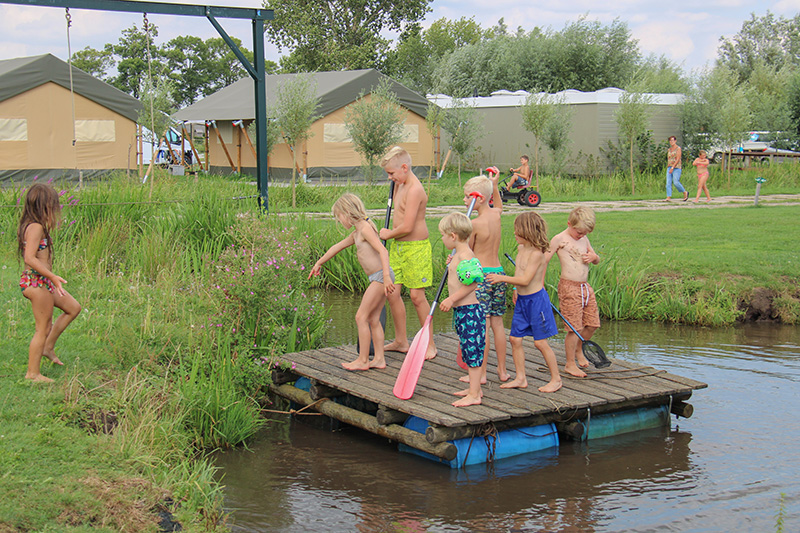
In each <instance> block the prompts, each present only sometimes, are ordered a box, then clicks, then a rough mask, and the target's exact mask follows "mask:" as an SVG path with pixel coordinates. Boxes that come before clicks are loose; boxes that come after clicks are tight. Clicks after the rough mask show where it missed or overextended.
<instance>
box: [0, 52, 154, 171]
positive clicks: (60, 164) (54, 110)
mask: <svg viewBox="0 0 800 533" xmlns="http://www.w3.org/2000/svg"><path fill="white" fill-rule="evenodd" d="M72 85H73V88H74V98H73V92H70V79H69V65H68V64H67V63H65V62H64V61H62V60H60V59H58V58H57V57H55V56H53V55H50V54H45V55H40V56H33V57H21V58H17V59H7V60H2V61H0V182H3V181H9V180H13V181H16V182H20V181H25V180H30V179H32V178H33V177H34V176H39V178H40V179H41V178H46V177H47V178H50V177H52V178H66V179H75V178H77V177H78V176H79V175H80V174H82V175H83V176H84V177H91V176H95V175H98V174H103V173H106V172H108V171H110V170H115V169H127V168H131V169H133V168H135V166H136V154H137V144H136V118H137V116H138V113H139V110H140V109H141V108H142V104H141V103H140V102H139V101H138V100H136V99H135V98H133V97H131V96H130V95H128V94H126V93H124V92H122V91H120V90H118V89H116V88H114V87H112V86H111V85H108V84H107V83H105V82H103V81H100V80H98V79H97V78H94V77H92V76H90V75H89V74H86V73H85V72H83V71H81V70H78V69H77V68H74V67H73V69H72ZM73 102H74V106H75V115H74V116H75V122H74V129H73V115H72V113H73V111H72V108H73ZM73 139H74V140H75V143H74V146H73Z"/></svg>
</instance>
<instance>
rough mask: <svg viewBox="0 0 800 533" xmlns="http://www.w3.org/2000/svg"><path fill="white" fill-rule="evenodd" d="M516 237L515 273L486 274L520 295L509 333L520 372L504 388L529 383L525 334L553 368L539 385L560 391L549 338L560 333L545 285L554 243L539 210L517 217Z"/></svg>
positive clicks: (546, 390) (544, 389)
mask: <svg viewBox="0 0 800 533" xmlns="http://www.w3.org/2000/svg"><path fill="white" fill-rule="evenodd" d="M514 238H515V239H516V241H517V244H518V245H519V248H518V250H517V261H516V263H517V267H516V271H515V272H514V275H513V276H505V275H502V274H487V275H486V278H487V279H488V280H489V281H490V282H491V283H500V282H503V281H505V282H506V283H510V284H512V285H514V286H515V287H516V288H517V294H518V296H517V304H516V306H515V307H514V319H513V321H512V322H511V333H510V335H509V340H510V341H511V357H512V358H513V359H514V369H515V371H516V375H515V376H514V379H513V380H511V381H509V382H507V383H503V384H501V385H500V387H501V388H503V389H512V388H520V389H524V388H525V387H527V386H528V378H527V376H526V374H525V351H524V349H523V347H522V337H533V345H534V346H535V347H536V349H537V350H539V351H540V352H541V353H542V356H543V357H544V361H545V363H546V364H547V369H548V370H549V371H550V381H549V382H548V383H547V384H546V385H544V386H542V387H539V392H556V391H557V390H558V389H560V388H561V375H560V374H559V373H558V362H557V361H556V354H555V353H553V349H552V348H550V345H549V344H548V342H547V339H548V337H552V336H553V335H555V334H557V333H558V327H557V326H556V321H555V319H554V318H553V311H552V309H551V307H550V296H548V295H547V290H546V289H545V288H544V273H545V269H546V268H547V263H546V262H545V253H546V252H547V250H548V247H549V245H550V243H549V242H548V241H547V224H545V222H544V219H543V218H542V217H540V216H539V215H538V214H537V213H534V212H532V211H528V212H526V213H523V214H521V215H519V216H518V217H517V218H516V220H514Z"/></svg>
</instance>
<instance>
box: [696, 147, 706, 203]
mask: <svg viewBox="0 0 800 533" xmlns="http://www.w3.org/2000/svg"><path fill="white" fill-rule="evenodd" d="M692 164H693V165H694V166H696V167H697V197H696V198H695V199H694V200H693V201H694V203H697V202H699V201H700V193H701V192H704V193H706V198H707V200H706V203H708V202H710V201H711V194H709V192H708V187H706V182H707V181H708V157H706V151H705V150H700V157H698V158H697V159H695V160H694V163H692Z"/></svg>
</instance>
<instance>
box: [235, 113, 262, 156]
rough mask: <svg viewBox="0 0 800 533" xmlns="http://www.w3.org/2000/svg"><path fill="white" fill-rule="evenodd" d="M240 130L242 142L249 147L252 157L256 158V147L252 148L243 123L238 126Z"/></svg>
mask: <svg viewBox="0 0 800 533" xmlns="http://www.w3.org/2000/svg"><path fill="white" fill-rule="evenodd" d="M239 127H240V128H241V129H242V133H243V134H244V140H245V141H247V144H248V145H249V146H250V151H251V152H253V157H254V158H256V159H257V158H258V154H257V153H256V147H255V146H253V141H251V140H250V134H249V133H247V130H246V129H244V121H242V123H241V124H240V126H239Z"/></svg>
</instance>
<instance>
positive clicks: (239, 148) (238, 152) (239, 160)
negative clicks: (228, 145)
mask: <svg viewBox="0 0 800 533" xmlns="http://www.w3.org/2000/svg"><path fill="white" fill-rule="evenodd" d="M236 172H238V173H239V174H241V173H242V128H236Z"/></svg>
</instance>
